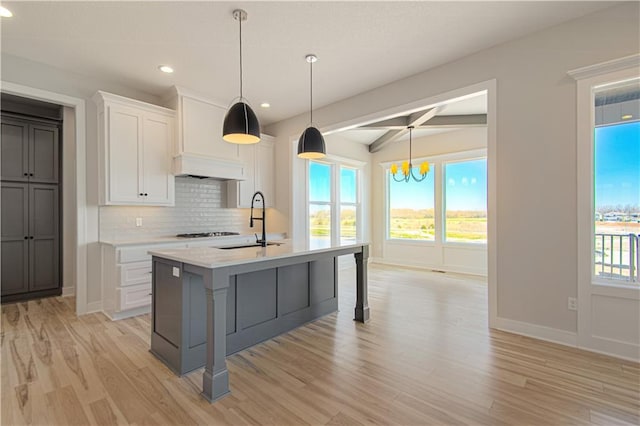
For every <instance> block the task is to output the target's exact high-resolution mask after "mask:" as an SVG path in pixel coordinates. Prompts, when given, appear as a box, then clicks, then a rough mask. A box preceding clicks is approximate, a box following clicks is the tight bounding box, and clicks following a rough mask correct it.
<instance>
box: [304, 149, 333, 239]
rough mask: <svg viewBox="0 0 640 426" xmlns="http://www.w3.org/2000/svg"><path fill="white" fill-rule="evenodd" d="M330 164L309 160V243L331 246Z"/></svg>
mask: <svg viewBox="0 0 640 426" xmlns="http://www.w3.org/2000/svg"><path fill="white" fill-rule="evenodd" d="M331 168H332V167H331V165H330V164H323V163H318V162H315V161H310V162H309V245H310V247H311V248H322V247H330V246H331V210H332V208H331V207H332V203H331V198H332V197H331V192H332V191H331V174H332V173H331Z"/></svg>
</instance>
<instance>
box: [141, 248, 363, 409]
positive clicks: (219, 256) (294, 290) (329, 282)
mask: <svg viewBox="0 0 640 426" xmlns="http://www.w3.org/2000/svg"><path fill="white" fill-rule="evenodd" d="M150 254H151V255H152V256H153V287H152V332H151V352H152V353H153V354H154V355H156V356H157V357H158V358H159V359H161V360H162V361H163V362H164V363H165V364H166V365H167V366H168V367H169V368H171V369H172V370H173V371H174V372H175V373H177V374H179V375H182V374H185V373H187V372H189V371H192V370H194V369H197V368H200V367H202V366H203V365H204V366H205V372H204V376H203V386H202V387H203V391H202V394H203V396H204V397H205V398H206V399H207V400H209V401H211V402H213V401H215V400H217V399H219V398H221V397H223V396H225V395H227V394H228V393H229V373H228V371H227V367H226V361H225V357H226V356H227V355H229V354H232V353H235V352H237V351H239V350H242V349H244V348H246V347H249V346H252V345H254V344H256V343H259V342H262V341H264V340H267V339H270V338H272V337H274V336H277V335H279V334H281V333H284V332H287V331H289V330H292V329H294V328H296V327H299V326H301V325H303V324H305V323H307V322H309V321H313V320H315V319H317V318H320V317H322V316H324V315H327V314H329V313H331V312H335V311H336V310H337V309H338V288H337V286H338V257H339V256H344V255H351V254H353V255H354V257H355V262H356V274H357V277H356V306H355V318H354V319H355V320H356V321H360V322H365V321H367V320H368V319H369V306H368V301H367V259H368V255H369V245H368V244H367V243H355V244H348V245H335V246H331V247H328V248H321V249H308V248H307V247H306V246H302V245H300V244H295V243H293V242H291V241H283V242H281V243H279V244H273V245H268V246H267V247H260V246H249V247H246V246H245V247H227V248H225V247H197V248H186V249H184V248H183V249H169V250H157V251H151V252H150Z"/></svg>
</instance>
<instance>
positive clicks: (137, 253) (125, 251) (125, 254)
mask: <svg viewBox="0 0 640 426" xmlns="http://www.w3.org/2000/svg"><path fill="white" fill-rule="evenodd" d="M186 247H187V244H186V243H177V244H154V245H150V246H139V247H125V248H120V249H118V250H117V255H116V262H117V263H131V262H145V261H148V262H150V261H151V255H150V254H149V253H148V251H149V250H160V249H166V248H186Z"/></svg>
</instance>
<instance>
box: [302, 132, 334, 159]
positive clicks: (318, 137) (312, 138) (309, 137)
mask: <svg viewBox="0 0 640 426" xmlns="http://www.w3.org/2000/svg"><path fill="white" fill-rule="evenodd" d="M326 152H327V149H326V148H325V146H324V138H323V137H322V133H320V130H318V129H316V128H315V127H313V126H309V127H307V128H306V129H304V132H302V135H300V139H299V140H298V157H300V158H305V159H308V160H313V159H318V158H322V157H324V156H325V155H326Z"/></svg>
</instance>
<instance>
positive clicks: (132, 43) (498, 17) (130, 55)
mask: <svg viewBox="0 0 640 426" xmlns="http://www.w3.org/2000/svg"><path fill="white" fill-rule="evenodd" d="M3 5H4V6H6V7H8V8H9V9H10V10H11V11H12V12H13V14H14V17H13V18H8V19H7V18H2V28H1V35H2V44H1V50H2V53H3V54H10V55H15V56H20V57H24V58H28V59H30V60H32V61H37V62H42V63H46V64H49V65H52V66H55V67H58V68H63V69H69V70H72V71H74V72H76V73H80V74H85V75H90V76H94V77H95V78H98V79H104V80H107V81H117V82H119V83H121V84H124V85H126V86H130V87H135V88H137V89H140V90H143V91H145V92H148V93H151V94H155V95H162V94H163V93H164V92H166V91H167V89H168V88H169V87H171V86H172V85H174V84H175V85H181V86H184V87H188V88H190V89H194V90H197V91H200V92H202V93H204V94H206V95H209V96H210V97H212V98H213V99H215V100H217V101H218V102H219V103H221V104H223V105H227V104H229V103H230V102H231V101H232V99H233V98H234V97H236V96H238V92H239V88H238V23H237V21H235V20H234V19H233V17H232V16H231V13H232V11H233V10H234V9H236V8H238V7H241V8H243V9H245V10H246V11H247V12H248V14H249V19H248V21H247V22H245V23H244V25H243V38H244V82H245V83H244V88H245V96H246V97H247V98H248V99H249V101H250V102H251V103H252V104H253V106H254V109H255V110H256V112H257V113H258V115H259V117H260V119H261V121H262V123H263V124H268V123H271V122H274V121H279V120H282V119H285V118H288V117H291V116H295V115H298V114H300V113H304V112H306V111H308V105H309V98H308V96H309V87H308V86H309V68H308V67H309V65H308V64H307V63H306V62H305V60H304V57H305V55H306V54H307V53H315V54H316V55H318V58H319V60H318V62H317V63H316V64H314V99H315V102H314V103H315V106H317V107H320V106H323V105H328V104H331V103H333V102H336V101H339V100H341V99H345V98H348V97H351V96H353V95H356V94H358V93H362V92H364V91H367V90H371V89H374V88H376V87H379V86H381V85H384V84H387V83H390V82H393V81H395V80H398V79H401V78H403V77H407V76H410V75H413V74H416V73H418V72H421V71H424V70H426V69H429V68H432V67H434V66H437V65H440V64H443V63H446V62H449V61H452V60H455V59H457V58H460V57H463V56H465V55H468V54H470V53H473V52H475V51H478V50H481V49H484V48H488V47H490V46H494V45H497V44H500V43H503V42H505V41H508V40H511V39H514V38H518V37H521V36H523V35H525V34H528V33H531V32H534V31H538V30H541V29H543V28H546V27H549V26H552V25H556V24H559V23H561V22H563V21H566V20H569V19H573V18H575V17H578V16H582V15H584V14H588V13H591V12H594V11H596V10H599V9H602V8H604V7H608V6H611V5H612V3H611V2H591V1H587V2H577V1H568V2H555V1H545V2H537V1H533V2H520V1H516V2H507V1H500V2H479V1H478V2H455V1H453V2H428V1H424V2H400V1H395V2H267V1H263V2H233V3H231V2H210V1H209V2H205V1H199V2H198V1H194V2H186V1H185V2H149V1H142V2H57V1H52V2H10V1H9V2H3ZM160 64H170V65H172V66H173V67H174V68H175V70H176V71H175V73H174V74H172V75H166V74H163V73H160V72H159V71H158V70H157V66H158V65H160ZM263 101H268V102H270V103H271V105H272V107H271V108H270V109H268V110H265V109H261V108H259V107H258V105H259V104H260V103H261V102H263Z"/></svg>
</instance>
